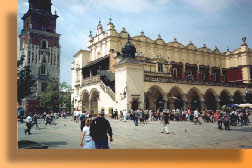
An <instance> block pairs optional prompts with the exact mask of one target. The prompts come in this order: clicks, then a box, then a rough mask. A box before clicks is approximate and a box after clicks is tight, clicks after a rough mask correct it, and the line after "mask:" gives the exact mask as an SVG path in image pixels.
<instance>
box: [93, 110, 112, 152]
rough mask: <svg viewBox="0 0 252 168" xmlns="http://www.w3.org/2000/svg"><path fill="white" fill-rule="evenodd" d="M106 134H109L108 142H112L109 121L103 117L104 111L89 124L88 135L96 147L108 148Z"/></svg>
mask: <svg viewBox="0 0 252 168" xmlns="http://www.w3.org/2000/svg"><path fill="white" fill-rule="evenodd" d="M107 134H109V136H110V142H113V138H112V135H113V133H112V129H111V127H110V123H109V121H108V120H106V119H105V118H104V113H103V112H102V113H100V114H99V115H98V117H97V118H95V119H94V120H93V121H92V123H91V125H90V136H91V137H92V139H93V140H94V142H95V148H96V149H109V146H108V135H107Z"/></svg>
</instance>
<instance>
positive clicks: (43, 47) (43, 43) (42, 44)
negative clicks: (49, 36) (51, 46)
mask: <svg viewBox="0 0 252 168" xmlns="http://www.w3.org/2000/svg"><path fill="white" fill-rule="evenodd" d="M41 48H42V49H46V48H47V41H46V40H42V42H41Z"/></svg>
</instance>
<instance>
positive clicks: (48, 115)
mask: <svg viewBox="0 0 252 168" xmlns="http://www.w3.org/2000/svg"><path fill="white" fill-rule="evenodd" d="M47 124H50V125H51V116H50V114H47V115H46V123H45V125H47Z"/></svg>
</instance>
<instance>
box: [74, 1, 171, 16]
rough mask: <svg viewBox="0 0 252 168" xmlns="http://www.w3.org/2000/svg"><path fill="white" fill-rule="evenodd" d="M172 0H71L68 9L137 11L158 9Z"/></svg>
mask: <svg viewBox="0 0 252 168" xmlns="http://www.w3.org/2000/svg"><path fill="white" fill-rule="evenodd" d="M171 1H172V0H73V1H71V5H70V6H69V9H70V10H71V11H72V12H74V13H77V14H83V12H84V11H86V10H88V9H92V10H95V9H96V10H99V9H106V10H115V11H119V12H124V13H139V12H143V11H146V10H149V11H151V10H158V9H160V8H162V7H164V6H165V5H167V4H169V2H171Z"/></svg>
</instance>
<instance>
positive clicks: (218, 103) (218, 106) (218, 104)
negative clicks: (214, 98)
mask: <svg viewBox="0 0 252 168" xmlns="http://www.w3.org/2000/svg"><path fill="white" fill-rule="evenodd" d="M216 104H217V109H218V110H220V108H221V106H220V102H216Z"/></svg>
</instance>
